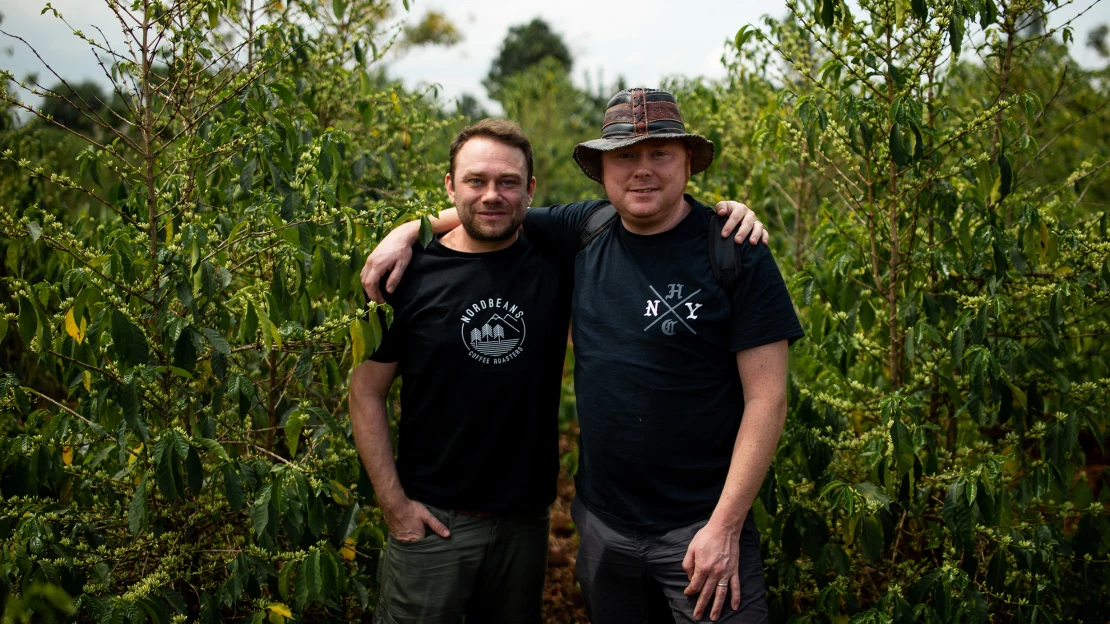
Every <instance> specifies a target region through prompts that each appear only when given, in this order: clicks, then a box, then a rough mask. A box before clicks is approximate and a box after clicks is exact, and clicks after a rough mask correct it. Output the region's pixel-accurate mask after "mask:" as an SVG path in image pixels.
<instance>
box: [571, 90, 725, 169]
mask: <svg viewBox="0 0 1110 624" xmlns="http://www.w3.org/2000/svg"><path fill="white" fill-rule="evenodd" d="M648 139H683V140H685V141H686V144H687V145H688V146H689V147H690V150H691V152H692V153H693V155H692V157H691V159H690V175H694V174H696V173H701V172H702V171H705V170H706V169H708V168H709V165H710V164H712V163H713V142H712V141H710V140H709V139H707V138H705V137H703V136H701V135H700V134H693V133H690V132H686V124H684V123H683V122H682V114H681V113H679V112H678V101H677V100H675V97H674V95H673V94H672V93H670V92H669V91H663V90H662V89H643V88H640V89H625V90H623V91H620V92H619V93H617V94H616V95H614V96H613V97H612V98H610V99H609V104H608V105H607V106H606V110H605V121H603V122H602V126H601V138H600V139H594V140H592V141H586V142H585V143H579V144H578V145H577V146H576V147H575V148H574V160H575V161H577V162H578V166H579V167H580V168H581V169H582V173H585V174H586V176H587V177H589V178H590V179H593V180H596V181H598V182H601V153H602V152H609V151H612V150H615V149H621V148H624V147H628V146H629V145H633V144H635V143H639V142H640V141H645V140H648Z"/></svg>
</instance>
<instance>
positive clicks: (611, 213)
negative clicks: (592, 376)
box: [578, 202, 617, 251]
mask: <svg viewBox="0 0 1110 624" xmlns="http://www.w3.org/2000/svg"><path fill="white" fill-rule="evenodd" d="M616 220H617V209H616V208H614V207H613V204H611V203H609V202H604V203H601V204H598V205H597V206H595V207H594V209H593V210H591V211H590V214H588V215H586V218H585V219H584V220H583V221H582V225H580V226H578V251H582V250H583V249H585V248H586V245H589V244H590V241H592V240H593V239H595V238H597V236H598V235H599V234H601V233H602V232H604V231H605V230H607V229H609V226H611V225H613V223H614V222H615V221H616Z"/></svg>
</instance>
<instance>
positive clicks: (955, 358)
mask: <svg viewBox="0 0 1110 624" xmlns="http://www.w3.org/2000/svg"><path fill="white" fill-rule="evenodd" d="M963 361H964V328H963V327H957V328H956V331H954V332H952V363H953V364H955V365H956V367H957V368H962V367H963Z"/></svg>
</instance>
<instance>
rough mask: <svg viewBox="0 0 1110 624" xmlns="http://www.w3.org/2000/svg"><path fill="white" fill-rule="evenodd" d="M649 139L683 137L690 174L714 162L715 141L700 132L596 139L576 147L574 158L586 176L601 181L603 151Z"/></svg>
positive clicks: (696, 172) (694, 173) (698, 171)
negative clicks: (688, 154) (687, 153)
mask: <svg viewBox="0 0 1110 624" xmlns="http://www.w3.org/2000/svg"><path fill="white" fill-rule="evenodd" d="M649 139H682V140H684V141H686V144H687V145H688V146H689V147H690V151H691V152H692V154H691V157H690V175H696V174H699V173H701V172H702V171H705V170H706V169H708V168H709V165H711V164H713V142H712V141H710V140H709V139H707V138H705V137H703V136H701V135H700V134H689V133H677V132H676V133H674V134H644V135H641V136H636V137H627V138H613V139H594V140H592V141H586V142H585V143H579V144H578V145H577V146H575V148H574V160H575V162H577V163H578V168H579V169H581V170H582V173H584V174H586V177H588V178H590V179H591V180H595V181H597V182H601V153H602V152H611V151H613V150H616V149H621V148H624V147H628V146H629V145H635V144H636V143H639V142H640V141H646V140H649Z"/></svg>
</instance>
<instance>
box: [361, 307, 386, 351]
mask: <svg viewBox="0 0 1110 624" xmlns="http://www.w3.org/2000/svg"><path fill="white" fill-rule="evenodd" d="M366 321H367V323H366V327H363V328H362V329H363V334H362V335H363V338H366V339H368V340H367V344H366V346H367V347H368V349H367V351H369V352H371V353H373V352H374V351H377V350H378V347H380V346H382V323H381V320H380V319H379V318H378V312H377V310H371V311H370V316H369V317H368V318H367V319H366Z"/></svg>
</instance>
